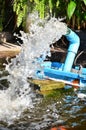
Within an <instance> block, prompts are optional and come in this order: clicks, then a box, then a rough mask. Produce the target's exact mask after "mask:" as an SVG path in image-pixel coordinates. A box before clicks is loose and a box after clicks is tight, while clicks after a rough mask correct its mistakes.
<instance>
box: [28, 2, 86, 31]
mask: <svg viewBox="0 0 86 130" xmlns="http://www.w3.org/2000/svg"><path fill="white" fill-rule="evenodd" d="M30 2H33V3H34V7H33V10H37V11H38V12H39V15H40V18H44V17H45V16H47V15H50V16H55V17H57V18H58V17H65V16H66V22H67V23H68V24H69V26H71V28H73V29H74V28H76V29H80V28H85V27H86V0H30Z"/></svg>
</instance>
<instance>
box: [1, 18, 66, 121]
mask: <svg viewBox="0 0 86 130" xmlns="http://www.w3.org/2000/svg"><path fill="white" fill-rule="evenodd" d="M30 18H32V23H31V25H30V27H29V33H24V32H22V31H21V35H22V36H21V39H22V40H23V44H22V45H21V52H20V54H19V55H17V56H16V57H15V58H13V59H11V62H10V63H9V62H8V64H6V68H5V69H6V71H8V73H9V75H8V76H7V80H8V81H9V88H8V89H6V90H1V91H0V120H4V121H8V122H10V121H13V120H14V119H15V118H19V116H20V115H21V113H22V112H23V111H24V110H25V109H26V108H31V107H33V102H32V96H33V95H32V93H31V89H30V83H28V82H27V77H32V78H36V77H35V73H36V70H37V69H38V68H39V69H41V70H42V68H41V66H40V63H39V62H38V59H39V57H40V56H41V55H42V56H43V60H44V58H45V56H46V53H48V52H49V50H50V48H49V46H50V44H52V43H53V42H55V41H57V40H59V39H60V38H61V36H62V35H65V34H66V33H67V26H66V25H65V24H64V23H62V22H60V21H58V20H57V19H56V18H51V19H50V20H41V19H39V18H38V16H35V18H36V19H35V20H34V18H33V17H32V16H30ZM41 62H42V61H41ZM10 123H11V122H10Z"/></svg>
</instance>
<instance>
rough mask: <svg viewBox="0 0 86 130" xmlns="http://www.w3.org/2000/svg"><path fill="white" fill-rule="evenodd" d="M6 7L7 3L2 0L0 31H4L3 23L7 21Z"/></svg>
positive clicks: (0, 4) (0, 3)
mask: <svg viewBox="0 0 86 130" xmlns="http://www.w3.org/2000/svg"><path fill="white" fill-rule="evenodd" d="M4 7H5V1H3V0H1V1H0V31H2V30H3V22H4V19H5V17H4V16H5V15H4V14H5V10H4Z"/></svg>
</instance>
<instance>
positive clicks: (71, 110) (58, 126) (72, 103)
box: [0, 59, 86, 130]
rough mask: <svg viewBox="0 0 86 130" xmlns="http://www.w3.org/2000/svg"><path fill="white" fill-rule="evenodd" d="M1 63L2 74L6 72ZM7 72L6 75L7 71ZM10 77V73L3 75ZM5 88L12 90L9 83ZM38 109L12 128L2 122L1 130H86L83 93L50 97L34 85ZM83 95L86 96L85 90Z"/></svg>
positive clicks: (62, 91) (66, 92)
mask: <svg viewBox="0 0 86 130" xmlns="http://www.w3.org/2000/svg"><path fill="white" fill-rule="evenodd" d="M3 62H6V61H5V60H4V59H3V60H1V62H0V70H4V66H3V65H2V64H3ZM3 72H4V71H3ZM3 74H4V75H7V73H5V72H4V73H3ZM1 84H2V85H3V86H7V87H8V83H7V81H6V80H4V81H2V82H1ZM30 87H31V89H32V93H33V94H34V96H33V102H34V107H33V108H31V109H28V108H27V109H26V110H25V111H24V112H23V113H22V114H21V116H20V117H19V119H16V120H14V122H13V123H12V124H8V123H7V122H4V121H0V130H85V129H86V98H79V97H78V94H79V93H81V91H80V90H77V91H74V90H73V89H72V88H70V89H65V88H63V89H57V90H52V92H49V93H47V94H46V93H45V94H42V93H39V91H38V90H37V89H34V88H35V87H36V88H37V87H38V86H35V85H33V84H31V86H30ZM83 93H86V91H85V90H84V91H83Z"/></svg>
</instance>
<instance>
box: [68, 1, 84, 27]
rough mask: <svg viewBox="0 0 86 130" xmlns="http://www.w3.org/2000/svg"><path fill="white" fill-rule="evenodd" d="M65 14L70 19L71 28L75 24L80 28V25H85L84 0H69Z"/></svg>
mask: <svg viewBox="0 0 86 130" xmlns="http://www.w3.org/2000/svg"><path fill="white" fill-rule="evenodd" d="M67 16H68V18H69V20H70V21H71V19H72V25H73V28H75V26H77V29H80V28H81V26H82V25H83V26H86V25H85V23H86V0H79V1H77V0H70V2H69V3H68V7H67ZM75 24H76V25H75ZM84 28H85V27H84Z"/></svg>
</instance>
